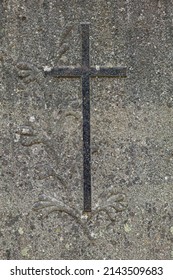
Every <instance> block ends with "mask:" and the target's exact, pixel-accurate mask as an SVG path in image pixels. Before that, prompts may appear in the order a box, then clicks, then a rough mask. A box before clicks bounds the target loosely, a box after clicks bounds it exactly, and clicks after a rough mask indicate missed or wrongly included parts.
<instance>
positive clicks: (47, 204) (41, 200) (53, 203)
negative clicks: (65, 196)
mask: <svg viewBox="0 0 173 280" xmlns="http://www.w3.org/2000/svg"><path fill="white" fill-rule="evenodd" d="M42 209H46V216H47V215H49V214H50V213H52V212H55V211H59V212H64V213H66V214H69V215H70V216H72V217H73V218H74V219H77V220H79V219H80V213H79V212H78V211H77V210H76V209H74V208H72V207H69V206H68V205H67V204H64V203H63V202H62V201H61V200H58V199H57V198H55V197H51V196H47V195H44V194H41V195H39V197H38V201H37V202H36V203H34V205H33V210H35V211H40V210H42Z"/></svg>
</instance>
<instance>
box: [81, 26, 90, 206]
mask: <svg viewBox="0 0 173 280" xmlns="http://www.w3.org/2000/svg"><path fill="white" fill-rule="evenodd" d="M81 27H82V68H83V70H84V72H83V75H82V99H83V109H82V110H83V180H84V181H83V195H84V212H90V211H91V152H90V77H89V71H88V69H89V65H90V62H89V24H81Z"/></svg>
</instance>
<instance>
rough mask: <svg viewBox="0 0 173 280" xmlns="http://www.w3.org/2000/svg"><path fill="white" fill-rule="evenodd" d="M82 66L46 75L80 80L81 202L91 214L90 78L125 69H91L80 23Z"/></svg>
mask: <svg viewBox="0 0 173 280" xmlns="http://www.w3.org/2000/svg"><path fill="white" fill-rule="evenodd" d="M81 35H82V65H81V67H70V66H67V67H56V68H52V69H51V70H50V71H49V70H47V71H46V70H45V74H46V75H51V76H53V77H56V78H81V81H82V110H83V200H84V213H86V212H91V153H90V78H92V77H115V78H120V77H121V78H123V77H126V68H125V67H98V66H97V67H92V66H90V59H89V23H81Z"/></svg>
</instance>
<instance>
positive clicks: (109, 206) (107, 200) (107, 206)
mask: <svg viewBox="0 0 173 280" xmlns="http://www.w3.org/2000/svg"><path fill="white" fill-rule="evenodd" d="M69 114H70V113H66V115H69ZM17 133H18V134H20V143H21V144H22V145H23V146H27V147H30V146H32V145H35V144H43V145H44V146H45V149H48V150H49V154H50V152H51V151H50V148H51V149H52V152H51V155H52V156H53V155H54V154H55V152H54V151H53V148H52V144H51V143H50V139H46V137H45V135H44V136H42V135H41V134H39V133H37V132H36V131H35V130H34V128H33V127H31V126H22V127H20V128H19V129H18V131H17ZM37 171H38V172H39V174H40V176H43V177H44V174H43V175H42V172H41V171H40V170H37ZM47 176H54V177H55V178H56V179H58V182H60V183H61V185H62V186H66V182H65V179H64V178H63V177H62V175H61V174H59V173H58V171H56V170H54V169H52V170H49V174H48V175H47ZM126 208H127V203H126V196H125V194H124V193H120V192H117V191H115V190H114V189H107V190H106V191H104V192H103V193H102V194H101V195H100V197H99V199H98V203H97V204H96V205H95V206H94V207H93V210H92V212H88V213H84V214H82V211H80V210H78V209H76V208H75V207H71V206H69V205H68V204H67V203H64V202H63V201H62V200H61V199H59V198H57V197H55V196H48V195H45V194H41V195H39V197H38V200H37V201H36V202H35V203H34V205H33V210H34V211H37V212H40V213H42V217H43V218H45V217H47V216H48V215H50V214H51V213H53V212H61V213H62V212H63V213H66V214H67V215H70V216H71V217H72V218H73V219H74V220H75V221H76V222H77V223H78V224H79V225H80V226H81V227H82V228H83V231H84V233H85V234H86V236H87V237H88V238H89V240H93V239H94V237H93V236H92V235H91V233H90V231H89V227H88V225H89V223H90V222H91V220H92V219H93V218H94V217H96V215H98V214H100V213H101V212H104V213H105V214H106V215H107V217H108V219H109V220H110V221H111V222H114V221H115V220H116V216H117V213H120V212H123V211H124V210H125V209H126Z"/></svg>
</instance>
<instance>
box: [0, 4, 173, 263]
mask: <svg viewBox="0 0 173 280" xmlns="http://www.w3.org/2000/svg"><path fill="white" fill-rule="evenodd" d="M81 22H90V60H91V65H95V66H109V67H113V66H126V67H127V78H125V79H115V78H92V79H91V152H92V153H91V154H92V190H93V192H92V206H93V212H92V214H91V215H89V216H86V215H83V214H82V209H83V189H82V188H83V184H82V180H83V178H82V174H83V171H82V169H83V163H82V160H83V159H82V91H81V81H80V79H70V78H69V79H63V78H61V79H57V78H51V77H50V76H47V77H45V75H44V71H47V70H49V69H51V68H52V67H54V66H69V65H71V66H78V65H81V33H80V23H81ZM0 25H1V30H0V68H1V71H0V79H1V87H0V116H1V117H0V258H1V259H171V258H173V117H172V116H173V97H172V96H173V1H172V0H169V1H168V0H160V1H158V0H152V1H151V0H145V1H138V0H133V1H132V0H122V1H118V0H110V1H103V0H97V1H96V0H95V1H88V0H86V1H82V0H79V1H77V0H75V1H72V0H70V1H69V0H68V1H67V0H62V1H58V0H57V1H55V0H38V1H34V0H30V1H24V0H4V1H3V0H1V1H0Z"/></svg>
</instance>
